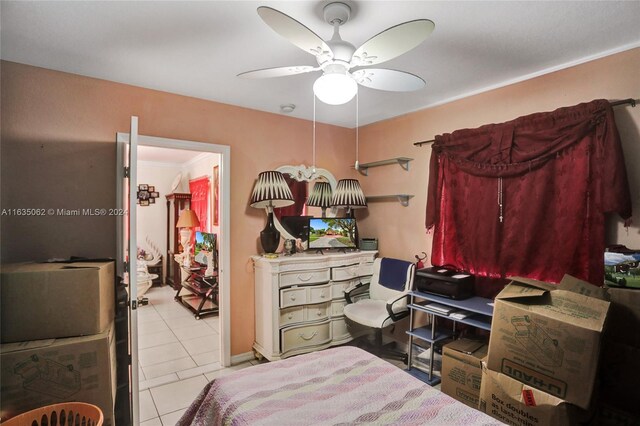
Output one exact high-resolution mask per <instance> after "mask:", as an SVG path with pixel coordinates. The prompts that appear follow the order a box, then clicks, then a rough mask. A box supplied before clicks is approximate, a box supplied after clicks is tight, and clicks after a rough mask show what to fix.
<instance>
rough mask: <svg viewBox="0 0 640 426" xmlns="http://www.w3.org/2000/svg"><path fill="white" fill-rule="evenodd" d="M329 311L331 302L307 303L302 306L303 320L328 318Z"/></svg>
mask: <svg viewBox="0 0 640 426" xmlns="http://www.w3.org/2000/svg"><path fill="white" fill-rule="evenodd" d="M330 312H331V302H326V303H318V304H317V305H307V306H305V307H304V320H305V321H319V320H323V319H327V318H329V313H330Z"/></svg>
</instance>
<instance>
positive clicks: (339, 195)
mask: <svg viewBox="0 0 640 426" xmlns="http://www.w3.org/2000/svg"><path fill="white" fill-rule="evenodd" d="M331 207H344V208H351V209H361V208H365V207H367V200H366V198H365V197H364V193H363V192H362V188H361V187H360V182H358V180H357V179H340V180H339V181H338V185H337V186H336V190H335V192H334V193H333V198H332V200H331Z"/></svg>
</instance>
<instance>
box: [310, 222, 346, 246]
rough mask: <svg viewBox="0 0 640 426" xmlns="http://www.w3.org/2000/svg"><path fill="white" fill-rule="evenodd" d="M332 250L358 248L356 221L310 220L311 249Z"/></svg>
mask: <svg viewBox="0 0 640 426" xmlns="http://www.w3.org/2000/svg"><path fill="white" fill-rule="evenodd" d="M330 248H337V249H347V248H356V220H355V219H353V218H349V219H345V218H323V219H320V218H312V219H309V249H316V250H317V249H330Z"/></svg>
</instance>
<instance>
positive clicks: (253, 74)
mask: <svg viewBox="0 0 640 426" xmlns="http://www.w3.org/2000/svg"><path fill="white" fill-rule="evenodd" d="M319 69H320V67H312V66H309V65H300V66H292V67H277V68H264V69H261V70H253V71H247V72H243V73H240V74H238V77H241V78H271V77H285V76H288V75H295V74H304V73H307V72H311V71H318V70H319Z"/></svg>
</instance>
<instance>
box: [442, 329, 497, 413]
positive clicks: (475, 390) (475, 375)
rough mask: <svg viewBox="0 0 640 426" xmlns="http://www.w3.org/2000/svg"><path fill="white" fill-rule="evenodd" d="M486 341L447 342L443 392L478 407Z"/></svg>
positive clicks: (443, 350) (464, 340)
mask: <svg viewBox="0 0 640 426" xmlns="http://www.w3.org/2000/svg"><path fill="white" fill-rule="evenodd" d="M487 349H488V347H487V344H486V342H483V341H479V340H470V339H460V340H455V341H453V342H451V343H447V344H446V345H444V346H443V348H442V382H441V385H440V389H441V390H442V392H444V393H446V394H447V395H449V396H451V397H452V398H455V399H457V400H458V401H460V402H464V403H465V404H467V405H468V406H469V407H472V408H478V401H479V398H480V382H481V380H482V365H481V360H482V358H484V357H485V356H486V355H487Z"/></svg>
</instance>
